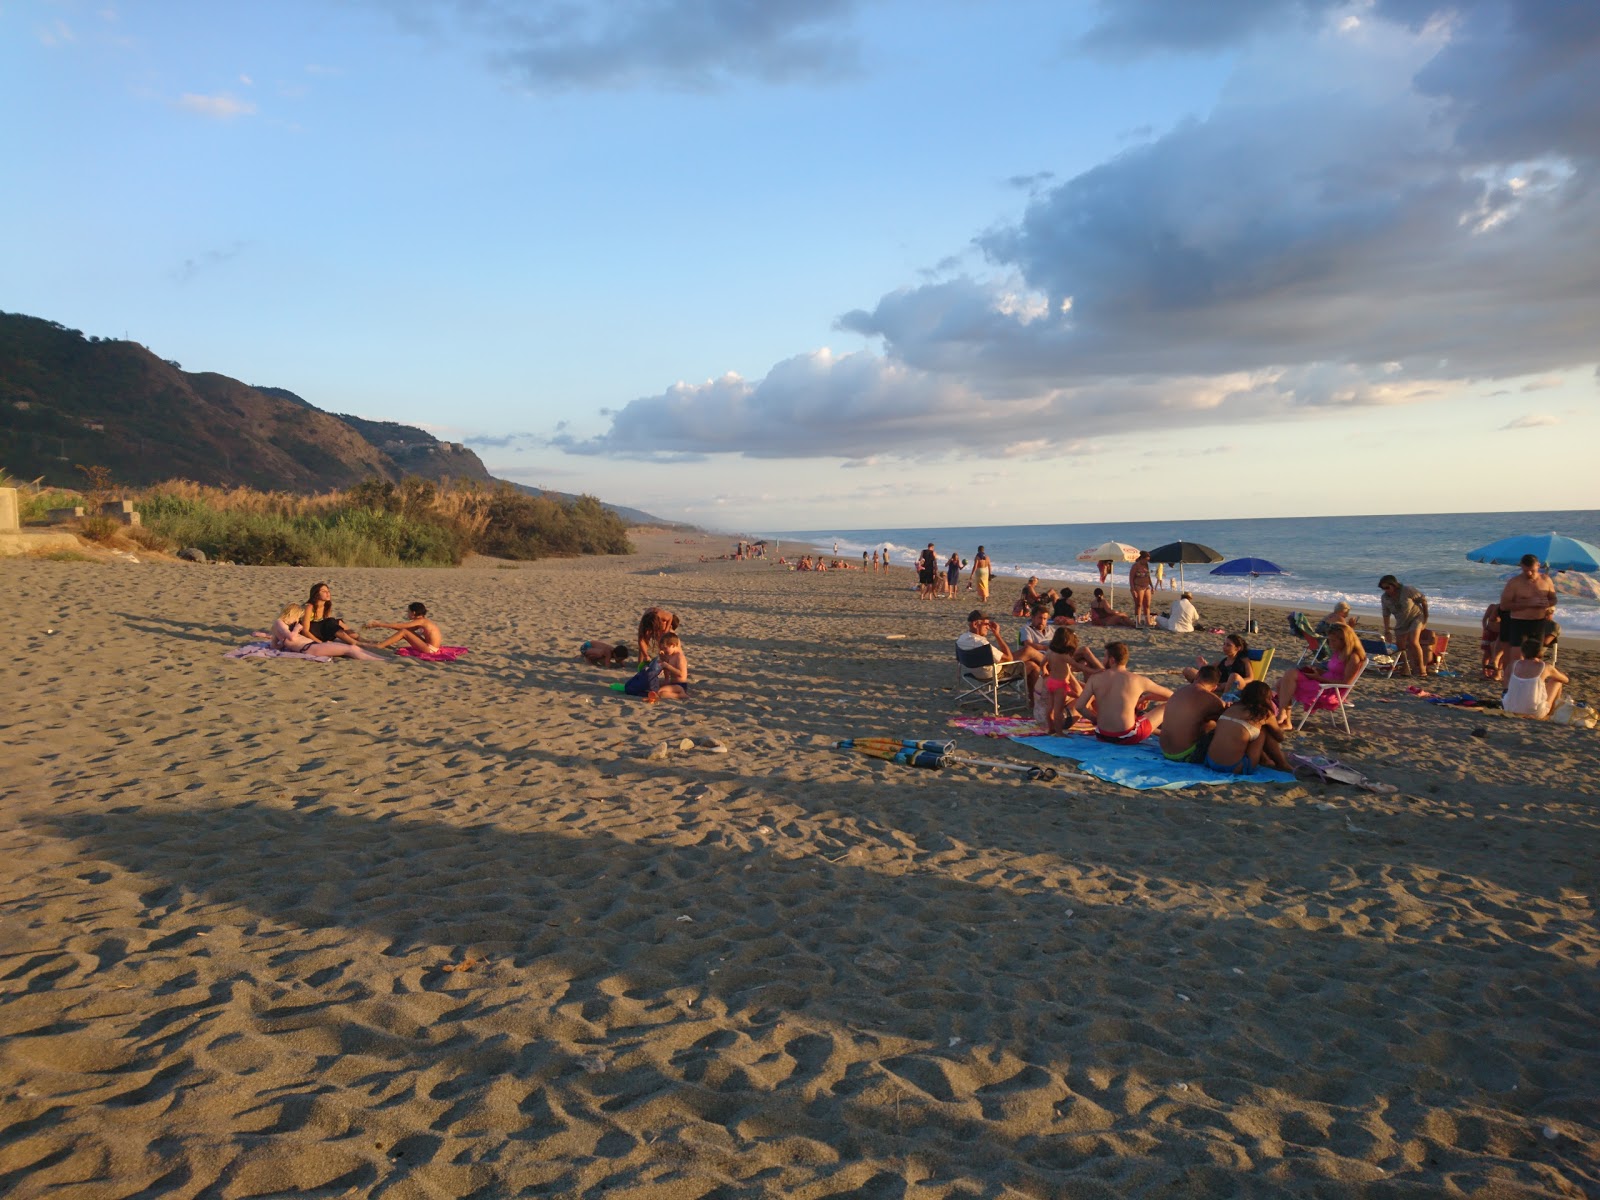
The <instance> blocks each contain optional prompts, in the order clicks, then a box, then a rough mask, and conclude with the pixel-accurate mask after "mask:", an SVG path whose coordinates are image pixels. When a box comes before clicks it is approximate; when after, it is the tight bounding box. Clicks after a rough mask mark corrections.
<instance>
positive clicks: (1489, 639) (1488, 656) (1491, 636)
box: [1478, 604, 1505, 679]
mask: <svg viewBox="0 0 1600 1200" xmlns="http://www.w3.org/2000/svg"><path fill="white" fill-rule="evenodd" d="M1481 623H1482V626H1483V635H1482V638H1481V640H1480V641H1479V643H1478V648H1479V650H1481V651H1482V653H1483V677H1484V678H1485V679H1499V678H1500V656H1501V655H1502V654H1503V653H1504V652H1505V648H1504V647H1503V646H1501V645H1500V606H1499V605H1498V604H1491V605H1489V607H1488V608H1486V609H1484V610H1483V620H1482V622H1481Z"/></svg>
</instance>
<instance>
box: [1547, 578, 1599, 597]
mask: <svg viewBox="0 0 1600 1200" xmlns="http://www.w3.org/2000/svg"><path fill="white" fill-rule="evenodd" d="M1550 582H1551V583H1553V584H1554V585H1555V589H1556V591H1558V592H1560V593H1562V594H1563V595H1565V596H1578V597H1581V598H1582V599H1585V600H1600V578H1596V577H1595V576H1593V575H1585V574H1584V573H1583V572H1582V571H1557V572H1556V573H1555V574H1554V575H1552V576H1551V577H1550Z"/></svg>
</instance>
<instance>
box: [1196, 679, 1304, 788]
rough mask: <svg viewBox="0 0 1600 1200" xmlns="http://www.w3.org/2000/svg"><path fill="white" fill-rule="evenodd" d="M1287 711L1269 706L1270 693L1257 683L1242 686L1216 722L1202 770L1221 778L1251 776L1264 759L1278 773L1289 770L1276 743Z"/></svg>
mask: <svg viewBox="0 0 1600 1200" xmlns="http://www.w3.org/2000/svg"><path fill="white" fill-rule="evenodd" d="M1288 719H1289V710H1288V709H1287V708H1279V709H1278V710H1276V711H1274V709H1273V706H1272V689H1271V688H1270V687H1268V686H1267V685H1266V683H1264V682H1262V681H1260V680H1257V681H1255V682H1253V683H1247V684H1245V687H1244V690H1243V691H1242V692H1240V693H1239V699H1238V700H1237V701H1235V702H1234V703H1233V704H1230V705H1229V706H1228V708H1227V710H1226V711H1225V712H1224V713H1223V714H1222V715H1221V716H1220V717H1218V718H1217V727H1216V729H1215V730H1214V731H1213V733H1212V735H1211V746H1210V748H1209V749H1207V750H1206V759H1205V762H1206V766H1207V767H1209V768H1210V769H1211V770H1213V771H1217V772H1219V773H1221V774H1223V775H1254V774H1255V773H1256V767H1257V766H1259V765H1260V763H1261V760H1262V759H1263V758H1265V759H1266V760H1267V762H1268V763H1270V764H1271V765H1272V766H1274V767H1277V768H1278V769H1279V770H1280V771H1287V770H1288V769H1289V763H1288V761H1287V760H1286V759H1285V758H1284V757H1283V751H1282V750H1281V749H1280V748H1279V745H1278V743H1279V741H1280V740H1281V739H1282V737H1283V731H1284V729H1285V728H1286V727H1287V722H1288Z"/></svg>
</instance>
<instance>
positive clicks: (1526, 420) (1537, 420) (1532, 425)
mask: <svg viewBox="0 0 1600 1200" xmlns="http://www.w3.org/2000/svg"><path fill="white" fill-rule="evenodd" d="M1559 424H1561V418H1560V417H1552V416H1551V415H1550V414H1549V413H1529V414H1528V415H1527V416H1525V417H1518V418H1517V419H1516V420H1515V421H1508V422H1506V423H1505V424H1504V425H1502V426H1500V428H1501V429H1538V428H1540V427H1541V426H1544V425H1559Z"/></svg>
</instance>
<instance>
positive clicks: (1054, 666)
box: [1044, 627, 1083, 735]
mask: <svg viewBox="0 0 1600 1200" xmlns="http://www.w3.org/2000/svg"><path fill="white" fill-rule="evenodd" d="M1077 640H1078V639H1077V636H1076V635H1075V634H1074V633H1073V632H1072V631H1071V630H1069V629H1065V628H1062V627H1057V629H1056V632H1055V636H1054V637H1052V638H1051V639H1050V648H1049V649H1048V650H1046V651H1045V656H1044V657H1045V668H1044V690H1045V691H1046V692H1047V693H1049V697H1050V724H1049V727H1048V728H1049V730H1050V732H1051V733H1052V734H1057V735H1059V734H1060V733H1061V732H1062V731H1063V730H1064V729H1065V728H1066V713H1067V704H1068V703H1069V702H1071V701H1072V700H1075V699H1077V697H1078V693H1080V692H1081V691H1082V690H1083V688H1082V687H1081V686H1080V685H1079V684H1078V681H1077V680H1076V679H1075V678H1074V677H1073V674H1072V664H1073V660H1074V658H1075V652H1076V650H1077V646H1076V645H1074V643H1075V642H1076V641H1077Z"/></svg>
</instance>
